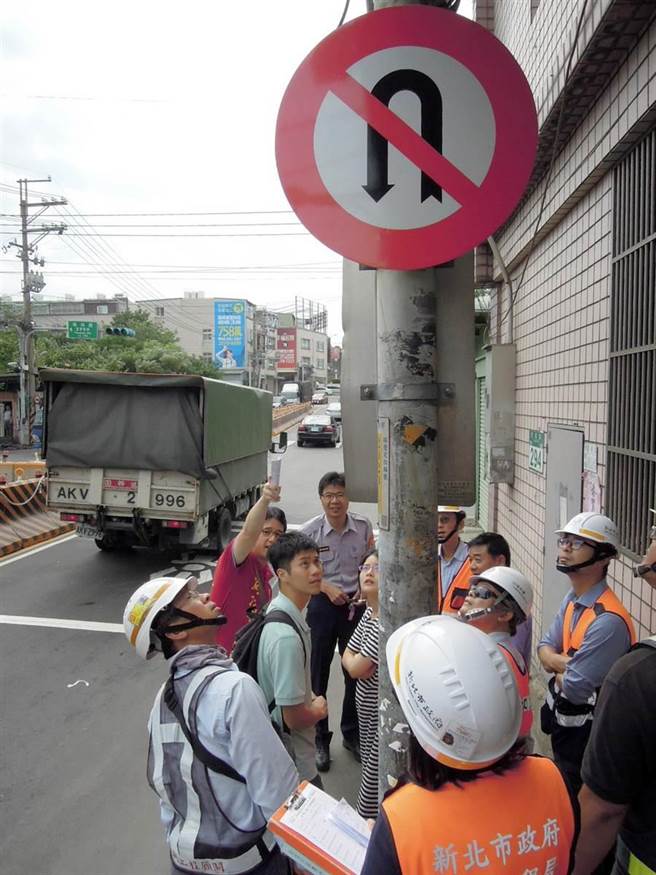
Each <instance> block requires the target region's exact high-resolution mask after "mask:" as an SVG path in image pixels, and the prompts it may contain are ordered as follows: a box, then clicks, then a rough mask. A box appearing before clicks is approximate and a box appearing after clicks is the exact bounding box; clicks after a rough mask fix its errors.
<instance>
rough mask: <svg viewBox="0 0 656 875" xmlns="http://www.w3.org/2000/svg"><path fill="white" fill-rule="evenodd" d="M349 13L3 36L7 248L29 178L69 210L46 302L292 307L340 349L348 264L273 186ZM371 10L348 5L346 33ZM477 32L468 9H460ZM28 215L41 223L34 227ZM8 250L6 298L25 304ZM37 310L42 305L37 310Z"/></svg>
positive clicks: (53, 18) (127, 11)
mask: <svg viewBox="0 0 656 875" xmlns="http://www.w3.org/2000/svg"><path fill="white" fill-rule="evenodd" d="M344 3H345V0H279V2H277V3H273V2H269V0H251V2H244V0H235V2H231V3H229V2H227V0H187V2H186V3H185V4H184V5H182V4H179V3H175V4H173V3H171V2H168V0H164V2H161V0H160V2H157V3H155V2H153V0H132V2H125V0H115V2H112V3H111V4H109V3H107V4H103V3H95V2H94V3H89V2H88V0H85V2H80V0H59V2H58V3H52V2H45V0H33V2H31V3H29V4H10V5H9V6H8V7H7V8H5V9H4V10H3V17H2V22H1V23H0V247H1V246H2V245H3V244H4V245H5V246H6V244H7V243H9V242H10V241H12V240H13V239H14V238H15V234H16V231H17V230H18V225H17V224H16V216H17V213H18V186H17V182H16V181H17V180H18V179H19V178H23V177H27V178H32V179H45V178H47V177H48V176H50V177H52V182H50V183H48V182H39V183H33V184H31V185H30V192H31V193H32V194H33V197H32V196H31V197H30V201H37V202H38V201H41V198H42V197H48V198H57V199H60V198H64V199H66V200H67V201H68V204H67V205H66V206H59V207H51V208H49V209H48V210H47V211H46V212H45V213H44V214H43V216H41V217H40V218H39V219H38V220H35V223H34V224H35V225H36V224H38V223H39V222H50V223H65V224H66V225H67V226H68V228H67V230H66V232H65V233H64V234H62V235H55V234H50V235H48V237H46V238H45V239H44V240H43V241H42V242H41V243H40V244H39V256H41V257H43V258H45V260H46V265H45V267H44V268H40V270H42V272H43V275H44V279H45V281H46V287H45V289H44V290H43V292H42V293H41V297H42V298H44V299H51V300H52V299H56V300H63V298H64V295H67V294H71V295H74V296H75V297H76V298H81V297H95V296H96V295H98V294H102V295H105V296H107V297H111V296H113V295H115V294H125V295H127V296H128V298H129V299H130V301H137V300H139V299H154V298H172V297H180V296H182V294H183V293H184V292H186V291H201V292H204V295H205V297H207V298H211V297H214V296H216V297H236V298H247V299H248V300H250V301H252V302H253V303H255V304H258V305H262V306H268V307H270V308H275V307H276V306H284V305H288V304H289V303H290V302H292V301H293V299H294V297H295V296H300V297H305V298H310V299H312V300H316V301H321V302H323V303H325V304H326V306H327V307H328V333H329V334H330V335H331V337H332V339H333V341H334V342H339V340H340V338H341V335H342V329H341V264H342V261H341V257H340V256H339V255H338V254H337V253H335V252H333V251H331V250H330V249H327V248H326V247H325V246H323V244H321V243H320V242H319V241H318V240H315V239H314V238H313V237H312V236H311V235H310V234H309V233H308V232H307V231H306V230H305V229H304V228H303V226H302V225H301V224H300V223H299V221H298V220H297V219H296V217H295V215H294V213H293V212H292V211H291V209H290V207H289V204H288V202H287V200H286V198H285V195H284V193H283V190H282V187H281V185H280V182H279V180H278V174H277V170H276V163H275V154H274V142H275V124H276V116H277V112H278V107H279V105H280V101H281V99H282V96H283V93H284V91H285V88H286V86H287V84H288V82H289V80H290V79H291V77H292V75H293V73H294V71H295V70H296V68H297V67H298V65H299V64H300V63H301V61H302V60H303V59H304V58H305V56H306V55H307V54H308V53H309V52H310V51H311V49H312V48H313V47H314V46H315V45H316V44H317V43H318V42H320V41H321V40H322V39H323V38H324V37H325V36H327V35H328V34H329V33H330V32H331V31H333V30H334V29H335V27H336V26H337V24H338V22H339V20H340V18H341V16H342V13H343V11H344ZM365 11H366V2H365V0H350V3H349V7H348V12H347V16H346V20H347V21H348V20H350V19H352V18H355V17H357V16H359V15H362V14H364V13H365ZM460 12H461V13H462V14H465V15H468V16H469V17H471V0H462V3H461V6H460ZM31 212H36V210H32V211H31ZM16 253H17V250H16V249H15V248H11V247H10V248H9V249H7V251H6V252H3V251H2V249H0V296H4V295H9V296H12V297H13V298H18V297H19V296H20V288H21V270H20V268H21V265H20V261H19V260H18V259H17V258H16ZM35 298H36V299H38V296H35Z"/></svg>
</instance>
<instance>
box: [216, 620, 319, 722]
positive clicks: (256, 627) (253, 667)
mask: <svg viewBox="0 0 656 875" xmlns="http://www.w3.org/2000/svg"><path fill="white" fill-rule="evenodd" d="M267 623H284V624H285V625H286V626H291V627H292V629H294V631H295V632H296V634H297V635H298V637H299V638H300V639H301V645H302V647H303V661H304V662H307V652H306V650H305V641H303V636H302V635H301V631H300V629H299V628H298V626H297V625H296V623H295V622H294V621H293V620H292V618H291V617H290V616H289V614H287V613H286V612H285V611H270V612H269V613H268V614H265V613H264V612H263V611H260V612H259V613H257V614H255V616H254V617H252V619H250V620H249V621H248V623H247V624H246V625H245V626H242V627H241V629H240V630H239V631H238V632H237V634H236V635H235V643H234V646H233V648H232V661H233V662H234V663H235V665H236V666H237V668H239V670H240V671H243V672H245V673H246V674H249V675H250V676H251V677H252V678H253V680H254V681H257V652H258V650H259V647H260V638H261V637H262V632H263V630H264V627H265V626H266V625H267ZM275 707H276V702H275V699H274V700H273V701H271V702H269V714H271V712H272V711H273V709H274V708H275ZM274 726H276V724H275V723H274ZM276 728H278V727H277V726H276ZM284 731H286V732H288V731H289V730H288V729H287V727H284Z"/></svg>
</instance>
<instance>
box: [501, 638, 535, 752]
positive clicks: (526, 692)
mask: <svg viewBox="0 0 656 875" xmlns="http://www.w3.org/2000/svg"><path fill="white" fill-rule="evenodd" d="M499 647H500V648H501V650H502V652H503V655H504V656H505V657H506V660H507V661H508V665H509V666H510V667H511V669H512V670H513V673H514V675H515V680H516V681H517V689H518V690H519V695H520V698H521V700H522V722H521V723H520V725H519V737H520V738H526V736H528V735H530V734H531V729H532V728H533V711H532V709H531V691H530V686H529V682H530V679H529V673H528V668H527V667H526V663H525V662H524V659H523V657H522V655H521V653H518V652H517V651H516V650H515V648H514V647H513V646H512V644H499Z"/></svg>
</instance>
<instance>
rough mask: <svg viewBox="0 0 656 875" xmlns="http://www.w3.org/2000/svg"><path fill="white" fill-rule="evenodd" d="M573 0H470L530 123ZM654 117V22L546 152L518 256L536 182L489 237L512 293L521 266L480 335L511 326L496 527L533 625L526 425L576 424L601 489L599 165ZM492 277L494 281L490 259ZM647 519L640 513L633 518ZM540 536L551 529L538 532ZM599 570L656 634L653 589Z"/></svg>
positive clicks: (539, 566)
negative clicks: (511, 380) (508, 423)
mask: <svg viewBox="0 0 656 875" xmlns="http://www.w3.org/2000/svg"><path fill="white" fill-rule="evenodd" d="M582 3H583V0H571V2H567V3H562V2H560V0H540V2H539V4H535V3H531V2H530V0H501V2H499V0H497V2H496V3H495V2H492V0H478V2H477V15H480V16H482V18H481V23H482V24H485V25H486V26H489V22H493V23H494V31H495V33H496V35H497V36H498V37H499V38H500V39H501V40H502V41H503V42H504V43H505V44H506V45H507V46H508V47H509V48H510V50H511V51H512V52H513V54H514V55H515V57H516V58H517V60H518V61H519V62H520V64H521V65H522V67H523V69H524V71H525V73H526V75H527V78H528V79H529V82H530V83H531V87H532V89H533V93H534V96H535V98H536V105H537V107H538V111H539V118H540V121H541V122H542V121H544V119H545V117H546V115H547V113H548V112H549V111H550V109H551V108H552V107H553V105H554V101H555V100H556V99H557V98H558V95H559V93H560V90H561V89H562V85H563V80H564V72H565V68H566V65H567V58H568V55H569V52H570V50H571V47H572V43H573V38H574V32H575V28H576V23H577V20H578V17H579V15H580V11H581V8H582ZM536 5H537V8H536ZM609 5H610V0H592V2H589V3H588V7H589V8H588V14H587V15H586V18H585V21H584V26H583V28H582V31H581V36H580V39H579V43H578V45H577V48H576V50H575V54H574V60H576V59H577V58H578V57H579V56H580V54H581V53H582V51H583V50H584V48H585V45H586V44H587V42H588V41H589V39H590V37H591V35H592V33H593V32H594V29H595V28H596V27H597V26H598V24H599V21H600V19H601V16H602V15H603V13H604V12H605V11H606V9H607V8H608V6H609ZM532 9H534V10H535V11H534V14H533V17H532V16H531V11H532ZM531 17H532V20H531ZM655 122H656V24H654V25H652V27H651V28H650V29H649V31H648V32H647V33H645V34H644V36H643V37H642V39H641V40H640V43H639V44H638V46H637V48H636V49H635V50H634V51H633V52H632V53H631V55H630V56H629V57H628V58H627V60H626V62H625V63H624V64H623V65H622V67H621V69H620V70H619V72H618V74H617V75H616V76H615V78H614V79H613V80H612V82H611V83H610V84H609V86H608V87H607V88H606V89H605V90H604V91H603V92H602V93H600V94H599V97H598V100H597V102H596V103H595V104H594V105H593V106H591V108H590V112H589V114H588V116H587V117H586V118H585V119H584V121H583V122H582V123H581V124H580V125H579V127H578V128H577V129H576V131H575V132H574V135H573V136H572V138H571V139H570V141H569V142H568V144H567V145H566V147H565V148H564V149H563V151H562V152H561V154H559V155H558V156H557V157H556V160H555V162H554V165H553V169H552V173H551V179H550V182H549V186H548V191H547V197H546V201H545V207H544V211H543V215H542V217H541V219H540V223H539V229H538V236H537V242H536V243H535V244H534V248H533V251H532V253H531V257H530V259H529V260H528V263H527V264H526V261H525V256H526V253H527V250H528V248H529V246H530V245H531V243H530V241H531V238H532V237H533V235H534V233H535V230H536V222H537V219H538V214H539V206H540V201H541V199H542V196H543V192H544V182H545V181H544V180H543V182H542V183H541V184H540V185H539V186H538V187H537V189H536V191H535V192H534V193H533V194H532V195H531V197H529V198H528V200H527V201H526V203H525V204H523V205H522V207H521V208H520V209H519V210H518V211H517V213H516V214H515V216H514V217H513V218H512V220H511V221H510V222H509V223H508V225H507V226H506V227H505V228H504V229H503V230H502V232H501V233H500V234H499V235H498V236H497V243H498V245H499V248H500V251H501V253H502V255H503V258H504V261H505V262H506V265H507V266H508V267H509V269H510V273H511V276H512V278H513V282H514V284H515V289H516V291H517V285H518V282H519V279H520V277H521V275H522V271H523V269H524V266H525V264H526V270H525V273H524V276H523V280H522V283H521V285H520V286H519V291H518V292H517V300H516V303H515V306H514V309H513V319H512V320H511V319H510V318H508V315H507V313H508V302H509V294H508V289H507V288H505V289H501V291H500V293H499V295H498V296H497V299H496V300H494V301H493V306H492V309H491V312H492V324H491V331H490V336H491V338H492V340H493V341H494V340H496V341H498V342H507V341H509V340H510V336H509V333H510V328H511V324H512V327H513V332H514V335H513V340H514V341H515V343H516V345H517V375H516V377H517V381H516V405H517V406H516V414H517V415H516V444H515V450H516V466H515V482H514V485H513V486H504V485H501V486H499V487H497V525H496V527H497V529H498V530H499V531H500V532H502V533H503V534H504V535H505V536H506V537H507V538H508V540H509V542H510V544H511V548H512V551H513V564H516V565H517V567H519V568H520V569H522V570H523V571H524V572H525V573H527V574H528V575H529V577H530V579H531V580H532V581H533V582H534V584H535V586H536V606H535V615H536V626H537V629H538V630H539V628H540V625H541V622H542V616H541V614H542V591H541V581H542V576H543V561H544V559H543V548H544V543H545V531H544V517H545V483H546V481H545V478H544V477H543V476H541V475H539V474H535V473H533V472H531V471H529V469H528V460H527V456H528V432H529V429H536V430H542V431H546V430H547V424H553V425H557V424H568V425H577V426H578V427H579V428H582V429H583V431H584V439H585V441H586V442H591V443H593V444H595V445H596V447H597V459H598V474H599V477H600V480H601V484H602V489H603V488H604V487H605V483H606V423H607V391H608V352H609V349H608V343H609V300H610V292H611V248H612V247H611V243H612V209H613V192H612V172H611V171H612V167H613V166H614V165H615V164H616V163H617V162H618V161H619V160H621V158H622V156H623V155H624V154H626V153H627V152H628V151H629V150H630V149H631V148H632V146H633V145H634V143H635V142H636V141H637V140H638V139H639V138H640V137H641V136H642V135H643V133H644V132H645V130H647V129H648V128H649V126H650V125H653V124H654V123H655ZM495 276H496V278H497V279H501V276H500V271H499V269H498V265H496V267H495ZM500 314H501V316H502V320H501V319H500V318H499V316H500ZM603 500H604V492H603V491H602V502H603ZM648 524H649V521H648V520H645V527H646V526H647V525H648ZM546 537H547V538H551V537H553V536H552V535H551V533H546ZM611 568H612V577H611V584H612V585H613V586H614V588H615V589H616V591H617V593H618V595H619V596H620V597H621V598H622V600H623V602H624V604H625V605H626V606H627V608H629V610H630V611H631V614H632V616H633V617H634V620H635V621H636V626H637V631H638V633H639V635H642V636H644V635H647V634H650V633H652V632H654V631H656V592H654V591H653V590H652V589H651V588H650V587H649V586H647V584H646V583H644V582H642V581H640V580H637V581H636V580H635V579H634V578H633V577H632V575H631V562H630V561H629V559H628V558H622V559H620V560H617V561H615V562H614V563H612V565H611Z"/></svg>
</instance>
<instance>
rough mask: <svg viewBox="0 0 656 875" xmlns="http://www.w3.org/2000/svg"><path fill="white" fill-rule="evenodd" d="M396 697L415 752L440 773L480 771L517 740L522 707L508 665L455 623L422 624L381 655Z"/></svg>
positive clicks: (440, 619)
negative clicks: (444, 768) (422, 754)
mask: <svg viewBox="0 0 656 875" xmlns="http://www.w3.org/2000/svg"><path fill="white" fill-rule="evenodd" d="M386 655H387V667H388V671H389V674H390V678H391V680H392V684H393V686H394V690H395V692H396V695H397V697H398V699H399V702H400V704H401V708H402V709H403V713H404V714H405V716H406V719H407V721H408V723H409V725H410V729H411V730H412V732H413V734H414V736H415V738H416V739H417V741H418V742H419V744H420V745H421V747H422V748H423V749H424V750H425V751H426V753H428V754H429V755H430V756H432V757H433V758H434V759H436V760H437V761H438V762H440V763H442V764H443V765H445V766H450V767H452V768H455V769H467V770H473V769H483V768H487V767H488V766H490V765H492V764H493V763H495V762H497V760H499V759H501V757H503V756H504V754H506V753H507V752H508V751H509V750H510V748H511V747H512V746H513V744H514V743H515V741H516V740H517V736H518V735H519V726H520V722H521V719H522V706H521V701H520V696H519V693H518V690H517V683H516V680H515V677H514V673H513V671H512V669H511V668H510V667H509V664H508V661H507V660H506V659H505V657H504V656H503V654H502V653H501V651H500V650H499V648H498V647H497V645H496V644H495V643H494V641H493V640H492V638H490V636H489V635H486V634H485V633H484V632H481V631H479V630H478V629H476V628H474V627H473V626H468V625H466V624H465V623H461V622H459V621H458V620H457V619H456V618H455V617H449V616H436V617H422V618H421V619H419V620H413V621H412V622H410V623H406V624H405V625H404V626H401V628H400V629H397V630H396V631H395V632H393V633H392V635H391V636H390V638H389V640H388V642H387V648H386Z"/></svg>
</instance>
